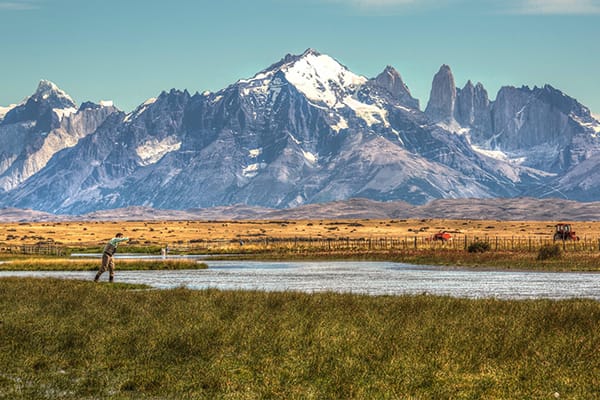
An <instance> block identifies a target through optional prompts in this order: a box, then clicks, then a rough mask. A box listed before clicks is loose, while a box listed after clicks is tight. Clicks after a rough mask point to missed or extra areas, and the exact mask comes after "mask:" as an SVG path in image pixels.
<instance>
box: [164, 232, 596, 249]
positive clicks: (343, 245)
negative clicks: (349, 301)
mask: <svg viewBox="0 0 600 400" xmlns="http://www.w3.org/2000/svg"><path fill="white" fill-rule="evenodd" d="M474 242H485V243H488V244H489V247H490V250H491V251H527V252H537V251H539V249H540V248H541V247H542V246H544V245H548V244H558V245H559V246H561V248H562V249H563V250H564V251H567V252H569V251H572V252H576V251H586V252H594V251H600V238H591V237H585V238H582V239H581V240H579V241H570V240H569V241H554V240H552V239H551V238H544V237H535V236H512V237H500V236H484V237H477V236H468V235H463V236H455V237H454V238H453V239H452V240H449V241H446V242H443V241H434V240H431V239H430V238H426V237H418V236H412V237H411V236H405V237H393V238H392V237H381V238H340V237H338V238H310V237H309V238H303V237H296V238H284V239H280V238H269V237H265V238H260V239H259V238H240V239H237V240H204V239H198V240H192V241H189V242H180V243H177V244H173V245H171V246H170V247H171V248H172V249H173V250H179V251H186V252H194V251H195V252H202V251H211V250H215V251H216V250H219V249H223V250H225V249H227V250H231V249H232V248H236V247H237V248H239V249H240V250H241V249H244V248H245V247H246V248H257V249H263V250H272V249H287V250H291V251H294V250H298V251H300V250H311V249H314V250H318V251H393V250H435V249H446V250H467V249H468V247H469V245H471V244H472V243H474Z"/></svg>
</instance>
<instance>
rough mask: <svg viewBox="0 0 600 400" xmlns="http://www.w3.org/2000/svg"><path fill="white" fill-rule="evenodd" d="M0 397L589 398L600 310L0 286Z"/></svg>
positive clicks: (599, 341) (556, 304)
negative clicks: (556, 396)
mask: <svg viewBox="0 0 600 400" xmlns="http://www.w3.org/2000/svg"><path fill="white" fill-rule="evenodd" d="M0 309H1V310H2V316H1V323H0V366H1V368H0V398H7V399H9V398H10V399H30V398H65V399H85V398H90V399H91V398H122V399H129V398H131V399H139V398H161V399H162V398H172V399H181V398H198V399H226V398H227V399H258V398H264V399H267V398H278V399H279V398H283V399H311V398H312V399H478V398H485V399H548V398H554V397H553V396H554V394H555V393H558V395H559V396H560V398H570V399H592V398H598V394H599V393H600V303H598V302H594V301H587V300H568V301H548V300H538V301H500V300H467V299H453V298H445V297H432V296H400V297H394V296H381V297H369V296H360V295H351V294H332V293H324V294H312V295H311V294H300V293H266V292H242V291H232V292H225V291H215V290H206V291H190V290H186V289H176V290H168V291H156V290H151V291H144V290H141V291H140V290H127V289H125V290H124V289H123V288H122V287H119V288H115V287H113V286H110V285H93V284H91V283H86V282H75V281H55V280H33V279H29V280H24V279H2V280H0Z"/></svg>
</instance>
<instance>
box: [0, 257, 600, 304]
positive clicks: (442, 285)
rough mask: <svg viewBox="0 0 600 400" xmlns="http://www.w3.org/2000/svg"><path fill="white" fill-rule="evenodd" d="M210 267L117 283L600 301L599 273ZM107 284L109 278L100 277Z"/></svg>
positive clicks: (130, 274)
mask: <svg viewBox="0 0 600 400" xmlns="http://www.w3.org/2000/svg"><path fill="white" fill-rule="evenodd" d="M203 262H205V263H206V264H208V266H209V268H208V269H204V270H182V271H119V270H118V262H117V272H116V280H117V281H119V282H126V283H143V284H147V285H150V286H152V287H156V288H160V289H167V288H174V287H187V288H191V289H206V288H217V289H243V290H265V291H286V290H293V291H302V292H311V293H312V292H323V291H334V292H352V293H364V294H371V295H384V294H391V295H399V294H420V293H429V294H436V295H448V296H454V297H467V298H489V297H495V298H502V299H535V298H548V299H565V298H575V297H582V298H591V299H595V300H600V274H598V273H574V272H569V273H565V272H523V271H520V272H513V271H474V270H466V269H450V268H443V267H428V266H415V265H409V264H401V263H391V262H353V261H347V262H326V261H319V262H261V261H203ZM94 275H95V273H94V272H54V271H53V272H39V271H35V272H19V271H6V272H0V278H1V277H6V276H34V277H55V278H63V279H84V280H92V279H93V277H94ZM102 279H103V280H106V279H108V274H107V273H105V274H104V275H103V276H102Z"/></svg>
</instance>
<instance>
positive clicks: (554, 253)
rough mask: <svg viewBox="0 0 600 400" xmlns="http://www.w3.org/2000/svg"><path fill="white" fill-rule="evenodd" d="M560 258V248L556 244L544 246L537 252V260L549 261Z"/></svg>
mask: <svg viewBox="0 0 600 400" xmlns="http://www.w3.org/2000/svg"><path fill="white" fill-rule="evenodd" d="M561 256H562V250H561V249H560V246H559V245H557V244H546V245H544V246H542V247H541V248H540V251H539V252H538V256H537V259H538V260H540V261H542V260H551V259H556V258H560V257H561Z"/></svg>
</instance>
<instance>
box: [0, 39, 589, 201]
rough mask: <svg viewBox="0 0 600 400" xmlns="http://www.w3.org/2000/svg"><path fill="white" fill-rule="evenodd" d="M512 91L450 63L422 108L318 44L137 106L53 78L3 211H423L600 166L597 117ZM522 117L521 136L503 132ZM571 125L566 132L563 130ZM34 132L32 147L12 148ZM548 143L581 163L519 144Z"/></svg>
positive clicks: (18, 113) (12, 114) (391, 76)
mask: <svg viewBox="0 0 600 400" xmlns="http://www.w3.org/2000/svg"><path fill="white" fill-rule="evenodd" d="M503 90H504V91H505V92H506V94H505V93H503ZM503 90H501V94H499V95H498V97H499V98H498V99H496V101H490V100H489V98H488V95H487V92H486V91H485V89H484V88H483V86H482V85H481V84H477V85H473V84H472V83H471V82H468V83H467V85H465V87H464V88H463V89H457V88H456V87H455V84H454V78H453V76H452V72H451V70H450V68H449V67H448V66H442V68H441V69H440V72H438V74H436V77H435V78H434V81H433V85H432V91H431V98H430V99H429V103H428V105H427V108H426V110H425V112H422V111H421V110H420V109H419V101H418V100H417V99H415V98H413V97H412V95H411V93H410V90H409V89H408V86H407V85H406V84H405V83H404V82H403V81H402V78H401V77H400V74H399V73H398V72H397V71H396V70H395V69H394V68H392V67H390V66H388V67H386V68H385V69H384V70H383V72H382V73H381V74H379V75H378V76H376V77H375V78H372V79H370V78H367V77H364V76H361V75H358V74H355V73H353V72H351V71H350V70H349V69H348V68H346V67H345V66H343V65H342V64H340V63H339V62H338V61H336V60H335V59H333V58H332V57H330V56H328V55H324V54H320V53H318V52H317V51H315V50H312V49H309V50H307V51H306V52H304V53H303V54H301V55H287V56H285V57H284V58H283V59H282V60H281V61H279V62H277V63H275V64H273V65H271V66H270V67H268V68H267V69H265V70H263V71H260V72H259V73H257V74H256V75H254V76H253V77H251V78H248V79H241V80H239V81H237V82H236V83H234V84H232V85H230V86H229V87H227V88H225V89H223V90H220V91H218V92H214V93H213V92H204V93H202V94H199V93H196V94H194V95H190V94H189V93H188V92H187V91H178V90H171V91H170V92H163V93H161V94H160V95H159V96H157V97H156V98H152V99H148V100H147V101H145V102H144V103H143V104H141V105H140V106H139V107H138V108H137V109H136V110H134V111H133V112H131V113H129V114H125V113H122V112H118V110H116V109H114V107H107V106H102V105H95V104H91V103H85V105H82V106H81V107H79V109H77V108H76V106H75V103H74V102H73V101H72V100H70V98H69V97H68V96H67V95H66V94H64V92H62V91H60V89H58V88H56V87H55V86H54V85H52V84H49V83H48V82H42V83H41V84H40V88H38V91H37V92H36V94H34V95H33V96H32V97H31V98H29V99H28V100H27V101H25V102H24V103H23V104H21V105H19V106H15V107H13V108H12V109H11V110H10V111H8V112H7V113H6V115H5V117H4V119H3V120H2V121H1V122H0V163H3V164H0V165H5V164H6V165H7V167H6V168H4V169H0V173H1V174H2V175H0V182H2V185H3V186H2V187H3V188H4V189H5V190H6V191H7V192H6V193H5V194H3V195H2V197H1V198H0V205H4V206H11V207H22V208H25V207H27V208H33V209H37V210H44V211H51V212H61V213H85V212H90V211H94V210H98V209H110V208H116V207H127V206H135V205H143V206H152V207H155V208H170V209H186V208H198V207H209V206H217V205H230V204H238V203H244V204H248V205H256V206H265V207H276V208H285V207H290V206H297V205H300V204H305V203H315V202H323V201H330V200H342V199H347V198H350V197H366V198H371V199H375V200H398V199H400V200H405V201H409V202H411V203H415V204H417V203H418V204H421V203H425V202H426V201H428V200H431V199H435V198H463V197H498V196H501V197H511V196H518V195H522V194H524V193H528V192H532V191H535V190H538V189H539V188H540V187H545V186H546V185H548V184H552V182H558V180H557V179H559V178H560V177H561V176H563V175H564V174H563V173H564V172H568V171H571V170H573V171H575V168H576V167H577V166H578V165H579V164H580V163H581V162H582V161H584V160H586V159H588V158H589V159H592V160H593V159H594V157H593V156H594V154H596V149H595V148H593V147H592V148H591V150H590V151H589V154H588V153H585V152H583V149H584V148H585V147H586V145H587V144H589V143H592V142H593V140H592V139H595V137H594V138H592V136H591V132H596V133H597V131H596V129H597V126H598V125H599V124H598V122H597V120H595V119H594V118H593V117H592V116H591V115H590V113H589V110H587V109H586V108H585V107H583V106H581V105H579V103H577V102H573V101H574V100H573V101H569V100H568V99H570V98H567V97H566V96H565V99H562V97H557V95H556V94H554V93H553V92H552V93H549V94H544V93H540V94H539V95H534V98H536V99H539V103H536V102H534V101H529V102H525V103H522V102H523V101H525V100H523V99H522V97H523V98H527V94H526V92H527V90H526V89H523V88H522V89H517V91H518V93H517V95H514V96H512V95H511V93H512V92H510V90H509V89H507V88H503ZM535 90H538V89H534V91H535ZM539 90H542V91H544V90H548V91H550V92H551V90H550V89H546V88H543V89H539ZM552 90H555V89H552ZM529 97H531V96H529ZM561 99H562V101H559V100H561ZM571 100H572V99H571ZM511 101H512V103H511ZM555 102H556V103H557V104H558V105H556V106H554V105H553V104H554V103H555ZM513 103H514V104H513ZM546 104H552V105H548V106H545V105H546ZM500 110H503V111H502V112H500ZM540 110H541V111H544V112H546V113H547V114H546V115H545V116H544V117H539V118H540V119H541V118H550V120H551V121H557V123H560V122H564V121H563V119H564V118H563V117H562V115H567V117H566V119H567V122H566V123H565V124H563V128H560V127H554V126H553V125H552V129H555V131H552V132H551V133H549V134H548V137H545V136H543V135H542V133H543V132H546V130H547V129H550V128H549V127H550V125H551V124H549V125H544V126H543V127H539V128H536V126H535V124H534V123H533V122H531V121H532V120H533V115H534V114H535V113H536V112H538V111H539V112H541V111H540ZM511 112H512V114H511ZM565 113H566V114H565ZM523 114H524V115H525V117H523V118H525V119H524V122H523V123H522V124H520V125H518V124H517V125H518V129H516V128H517V125H514V128H515V129H513V130H511V131H510V133H511V134H510V135H509V133H508V132H509V131H508V130H507V129H503V130H502V131H501V132H500V131H497V127H499V126H503V125H502V124H503V123H505V122H507V121H508V119H509V118H510V116H511V115H512V118H513V119H512V120H511V121H513V120H514V119H515V118H520V115H523ZM530 114H531V116H530ZM32 118H33V119H32ZM552 118H554V119H552ZM76 121H79V122H76ZM84 121H85V122H84ZM539 122H540V123H541V120H539ZM505 125H510V124H505ZM76 126H77V127H78V128H76ZM510 126H511V128H512V127H513V125H510ZM564 126H568V127H570V128H569V129H571V130H569V131H567V132H566V133H565V135H566V136H568V139H565V138H562V136H561V135H560V134H559V133H560V132H561V130H560V129H563V131H564V129H565V128H564ZM13 131H19V132H21V133H11V132H13ZM513 131H514V134H513ZM23 132H25V133H23ZM582 132H584V133H587V134H589V135H588V136H590V138H589V139H585V140H587V142H586V141H585V140H583V136H584V134H583V133H582ZM25 135H28V136H27V140H26V141H25V143H26V145H24V146H23V148H21V149H19V148H18V146H17V147H15V146H14V144H11V143H12V142H10V140H13V142H14V141H15V140H16V139H15V138H16V137H19V136H20V137H23V136H25ZM61 135H62V136H61ZM511 135H512V136H511ZM520 135H532V136H534V138H532V139H526V138H520ZM536 135H537V136H536ZM505 136H506V137H505ZM513 136H514V137H513ZM50 137H52V138H54V139H53V140H49V138H50ZM10 138H12V139H10ZM9 139H10V140H9ZM501 139H502V140H501ZM509 139H510V140H509ZM538 139H539V140H541V141H542V142H540V143H539V145H540V146H558V147H560V149H559V150H558V151H559V153H560V152H562V153H560V154H563V155H564V154H567V153H568V155H569V157H568V160H567V158H565V157H564V156H561V155H557V156H556V157H555V159H556V160H559V161H552V162H551V161H549V159H550V158H551V157H546V158H547V159H548V160H546V159H543V160H541V158H540V157H541V155H539V154H537V153H531V154H528V155H527V157H525V159H523V157H524V156H523V155H522V154H521V153H519V151H521V150H522V151H526V150H527V147H529V148H531V147H532V146H531V141H534V140H538ZM550 139H552V140H550ZM590 140H591V142H590ZM544 141H547V142H548V143H546V142H544ZM52 143H53V144H54V145H52ZM536 143H537V142H536ZM593 143H595V142H593ZM519 146H520V147H519ZM533 147H534V146H533ZM558 147H557V148H558ZM563 147H564V148H563ZM565 148H568V150H565ZM40 154H43V155H44V156H43V157H41V156H40ZM517 156H519V157H520V158H517ZM17 160H21V161H18V162H17ZM27 160H31V161H27ZM540 160H541V162H540ZM553 160H554V159H553ZM560 160H567V161H564V162H561V161H560ZM590 162H591V161H590ZM33 164H35V166H36V168H31V167H30V166H31V165H33ZM582 165H583V164H582ZM26 166H27V167H26ZM582 168H583V167H582ZM15 171H17V172H15ZM577 176H579V175H577Z"/></svg>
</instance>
